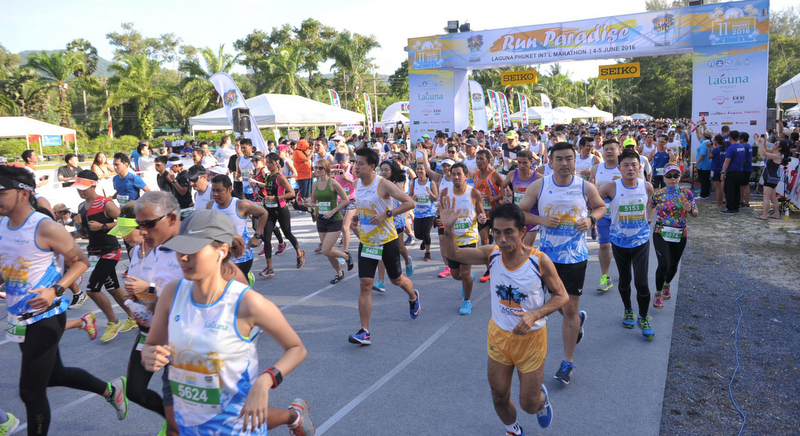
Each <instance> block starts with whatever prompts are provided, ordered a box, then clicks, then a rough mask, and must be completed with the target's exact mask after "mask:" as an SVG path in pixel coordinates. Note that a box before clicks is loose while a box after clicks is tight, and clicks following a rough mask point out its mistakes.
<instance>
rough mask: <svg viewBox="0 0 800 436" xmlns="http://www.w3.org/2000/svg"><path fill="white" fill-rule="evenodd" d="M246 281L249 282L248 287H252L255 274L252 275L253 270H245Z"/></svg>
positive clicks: (254, 281)
mask: <svg viewBox="0 0 800 436" xmlns="http://www.w3.org/2000/svg"><path fill="white" fill-rule="evenodd" d="M247 283H249V284H250V287H251V288H252V287H253V285H254V284H255V283H256V276H255V275H253V272H252V271H248V272H247Z"/></svg>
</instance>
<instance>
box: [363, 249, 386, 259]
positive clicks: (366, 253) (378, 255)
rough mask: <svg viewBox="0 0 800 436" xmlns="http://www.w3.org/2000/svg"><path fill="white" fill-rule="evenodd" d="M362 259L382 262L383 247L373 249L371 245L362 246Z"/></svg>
mask: <svg viewBox="0 0 800 436" xmlns="http://www.w3.org/2000/svg"><path fill="white" fill-rule="evenodd" d="M361 257H366V258H368V259H375V260H381V259H383V246H380V247H373V246H371V245H362V246H361Z"/></svg>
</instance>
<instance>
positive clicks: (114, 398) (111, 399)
mask: <svg viewBox="0 0 800 436" xmlns="http://www.w3.org/2000/svg"><path fill="white" fill-rule="evenodd" d="M108 391H109V392H110V393H111V395H109V396H108V398H106V401H108V404H111V405H112V406H114V408H115V409H117V419H118V420H120V421H122V420H123V419H125V418H126V417H127V416H128V397H127V394H128V379H126V378H125V377H120V378H116V379H114V380H111V381H110V382H109V383H108Z"/></svg>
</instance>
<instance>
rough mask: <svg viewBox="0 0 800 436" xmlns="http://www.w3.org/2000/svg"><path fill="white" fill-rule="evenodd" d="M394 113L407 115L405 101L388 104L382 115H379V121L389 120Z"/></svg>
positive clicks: (406, 103)
mask: <svg viewBox="0 0 800 436" xmlns="http://www.w3.org/2000/svg"><path fill="white" fill-rule="evenodd" d="M395 113H401V114H407V113H408V102H407V101H398V102H395V103H392V104H390V105H389V106H388V107H387V108H386V109H385V110H384V111H383V115H381V120H388V119H391V118H392V117H394V114H395Z"/></svg>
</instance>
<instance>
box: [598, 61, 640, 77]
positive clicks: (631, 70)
mask: <svg viewBox="0 0 800 436" xmlns="http://www.w3.org/2000/svg"><path fill="white" fill-rule="evenodd" d="M641 74H642V67H641V65H639V62H630V63H627V64H614V65H600V67H599V73H598V75H597V77H598V78H599V79H630V78H633V77H639V76H641Z"/></svg>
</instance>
